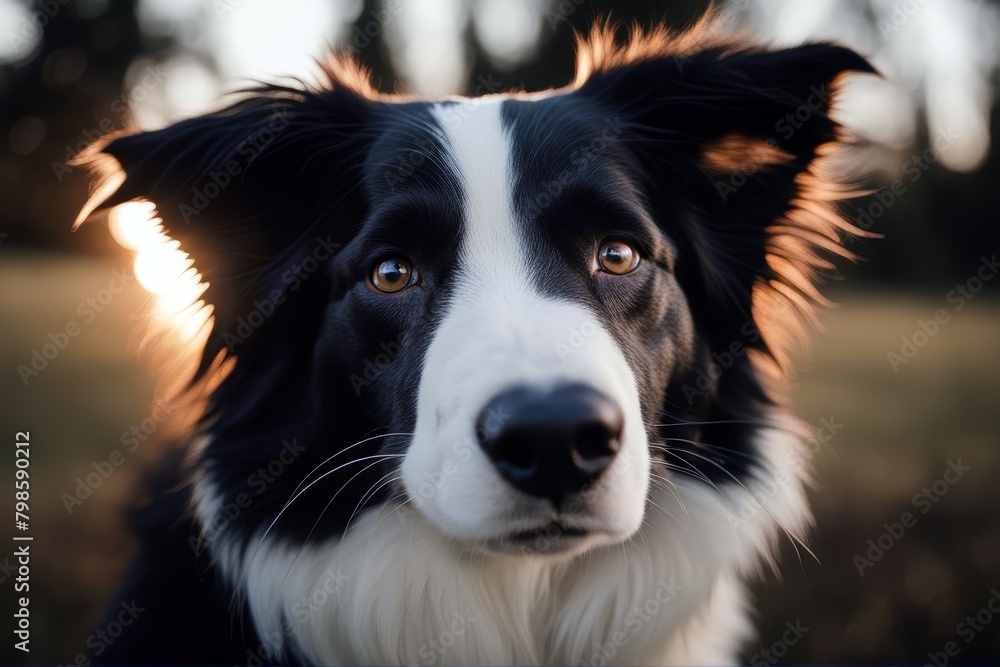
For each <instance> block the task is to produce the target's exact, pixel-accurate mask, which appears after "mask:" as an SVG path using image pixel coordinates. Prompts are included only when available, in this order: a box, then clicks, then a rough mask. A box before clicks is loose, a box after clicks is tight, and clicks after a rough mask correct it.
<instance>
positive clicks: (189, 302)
mask: <svg viewBox="0 0 1000 667" xmlns="http://www.w3.org/2000/svg"><path fill="white" fill-rule="evenodd" d="M155 215H156V209H155V208H154V206H153V205H152V204H150V203H149V202H129V203H127V204H121V205H119V206H117V207H115V208H114V209H113V210H112V211H111V217H110V226H111V234H112V236H114V238H115V240H116V241H118V243H119V244H121V245H122V246H123V247H125V248H128V249H130V250H133V251H135V253H136V255H135V263H134V269H133V270H134V272H135V277H136V280H138V282H139V284H140V285H142V286H143V287H144V288H145V289H146V290H147V291H148V292H150V293H151V294H152V295H153V298H154V299H155V301H154V304H153V309H152V312H153V316H154V317H155V318H156V320H157V321H158V322H159V323H161V324H164V325H167V326H169V327H170V328H171V329H173V330H174V331H175V332H176V333H177V334H178V335H180V336H181V337H183V338H184V339H186V340H190V339H192V338H194V337H195V336H197V335H198V333H199V332H201V331H202V329H203V328H204V326H205V324H206V323H207V322H208V317H209V314H208V310H207V309H206V308H205V307H204V303H203V302H201V301H200V300H199V299H200V298H201V295H202V293H204V291H205V288H206V287H208V285H207V284H205V283H203V282H202V281H201V275H200V274H199V273H198V272H197V271H196V270H195V269H194V267H193V262H192V260H191V258H190V257H189V256H188V254H187V253H186V252H184V251H182V250H181V249H180V243H178V242H177V241H174V240H171V239H170V238H169V237H168V236H167V235H166V234H164V233H163V229H162V226H161V223H162V221H161V220H160V219H159V218H156V217H154V216H155Z"/></svg>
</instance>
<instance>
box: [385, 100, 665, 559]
mask: <svg viewBox="0 0 1000 667" xmlns="http://www.w3.org/2000/svg"><path fill="white" fill-rule="evenodd" d="M502 103H503V100H502V98H489V99H486V100H479V101H464V102H458V103H455V104H441V105H438V106H436V107H435V108H434V111H433V113H434V115H435V117H436V118H437V120H438V122H439V123H440V125H441V127H442V128H443V130H444V137H443V139H444V143H445V146H446V148H447V151H448V153H449V156H448V159H449V160H450V163H451V168H452V169H454V171H455V173H456V175H457V177H458V180H459V182H460V183H461V184H462V190H463V191H462V197H463V203H464V216H463V223H462V242H461V245H460V247H459V251H458V258H457V270H456V272H455V276H454V279H453V282H452V285H451V286H450V287H451V291H450V294H449V296H448V301H447V303H446V305H445V306H444V308H445V312H444V313H443V314H442V317H441V320H440V322H439V324H438V326H437V328H436V330H435V331H434V334H433V339H432V340H431V342H430V345H429V346H428V349H427V353H426V356H425V359H424V365H423V370H422V373H421V380H420V389H419V394H418V397H417V420H416V426H415V432H414V436H413V442H412V443H411V445H410V447H409V449H408V450H407V453H406V457H405V458H404V460H403V464H402V476H403V484H404V486H405V488H406V491H407V493H408V495H409V496H410V498H411V501H412V504H413V506H414V507H415V508H417V509H420V510H421V511H422V512H423V513H424V514H425V515H426V517H427V518H428V519H429V520H430V521H431V523H433V524H434V525H436V526H437V527H438V528H439V529H440V530H441V531H442V532H444V533H446V534H448V535H450V536H452V537H457V538H465V539H477V538H495V537H499V536H503V535H507V534H510V533H511V532H516V531H517V530H518V529H523V528H525V527H526V524H534V525H535V526H537V525H539V523H540V522H545V521H546V520H551V519H553V518H554V517H553V516H551V513H552V511H553V510H552V508H551V505H549V504H548V503H547V501H542V500H539V499H536V498H530V497H528V496H525V495H524V494H522V493H520V492H518V491H516V490H514V489H513V487H511V486H510V485H509V484H508V483H507V482H505V481H504V480H503V479H501V478H500V476H499V474H498V473H497V471H496V470H495V469H494V467H493V465H492V463H491V462H490V461H489V460H488V459H487V457H486V455H485V453H484V452H483V451H482V449H481V448H480V446H479V443H478V441H477V440H476V435H475V432H476V422H477V419H478V417H479V415H480V414H481V413H482V411H483V410H484V409H485V408H486V406H487V404H488V403H489V402H490V401H491V400H492V399H493V398H495V397H496V396H497V395H499V394H500V393H501V392H503V391H505V390H507V389H511V388H513V387H516V386H529V387H536V388H549V387H554V386H557V385H560V384H568V383H581V384H585V385H588V386H591V387H593V388H595V389H597V390H599V391H602V392H604V393H605V394H606V395H607V396H608V397H609V398H611V399H613V400H615V401H617V402H618V404H619V405H620V406H621V407H622V409H623V411H624V413H625V428H624V432H623V436H622V441H623V443H622V449H621V452H620V453H619V455H618V456H617V457H616V459H615V463H614V464H613V465H612V467H611V469H610V470H609V471H608V472H607V473H605V475H603V476H602V477H601V478H600V480H599V481H598V483H596V484H594V485H593V487H592V488H591V489H590V490H589V491H588V494H589V495H590V496H591V498H592V503H590V504H591V505H592V506H593V508H592V511H591V512H590V519H591V520H590V521H589V523H590V524H591V527H592V528H593V530H595V531H597V532H598V533H602V534H605V535H609V536H615V537H616V538H617V539H623V538H624V537H627V536H628V535H630V534H632V533H633V532H634V531H635V530H636V529H638V526H639V524H640V522H641V520H642V515H643V509H644V505H645V493H646V488H647V484H648V473H649V454H648V450H647V446H646V435H645V429H644V427H643V424H642V416H641V412H640V409H639V399H638V394H637V389H636V383H635V378H634V376H633V374H632V371H631V369H630V368H629V366H628V363H627V362H626V360H625V358H624V355H623V354H622V352H621V350H620V349H619V347H618V345H617V344H616V343H615V342H614V340H613V339H612V337H611V336H610V335H609V334H608V332H607V331H605V330H604V328H603V327H602V326H601V324H600V322H599V321H598V319H597V317H596V315H595V313H593V312H592V311H591V310H590V309H589V308H588V307H586V306H585V305H583V304H580V303H575V302H572V301H569V300H561V299H557V298H553V297H551V296H547V295H544V294H541V293H540V292H539V290H538V288H537V287H536V286H535V284H534V283H533V276H534V273H535V272H536V271H539V270H545V266H546V264H547V263H546V261H545V259H544V257H540V258H538V259H539V261H535V260H536V257H534V256H531V255H529V253H530V252H531V248H530V247H528V246H527V242H526V238H525V234H524V233H523V231H522V229H521V227H520V224H519V221H518V219H517V217H516V215H515V213H514V210H515V208H514V206H513V199H512V197H513V191H514V189H513V183H514V180H515V179H514V178H513V174H512V169H513V166H512V160H511V146H510V144H511V136H510V132H509V131H508V130H507V129H506V128H504V124H503V119H502V116H501V108H502ZM496 418H497V419H500V420H502V419H503V418H504V416H503V415H497V416H496ZM546 512H548V514H549V515H548V516H546V515H545V513H546Z"/></svg>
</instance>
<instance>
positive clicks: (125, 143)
mask: <svg viewBox="0 0 1000 667" xmlns="http://www.w3.org/2000/svg"><path fill="white" fill-rule="evenodd" d="M338 83H339V82H338V81H335V80H333V76H332V75H331V86H330V88H328V89H324V90H322V91H305V90H297V89H293V88H287V87H278V86H268V87H264V88H260V89H255V90H253V91H250V95H249V96H248V97H247V98H246V99H244V100H242V101H240V102H238V103H236V104H233V105H232V106H230V107H228V108H225V109H223V110H221V111H218V112H216V113H212V114H209V115H205V116H199V117H196V118H191V119H188V120H184V121H181V122H179V123H176V124H174V125H171V126H169V127H166V128H164V129H162V130H157V131H153V132H141V133H137V134H122V135H118V136H113V137H111V138H109V139H106V140H102V141H100V142H98V143H97V144H96V145H95V146H93V147H92V148H91V149H89V150H88V151H87V152H86V153H85V154H84V155H82V156H81V158H79V159H78V160H77V163H78V164H81V165H83V166H86V167H89V168H90V169H91V171H92V172H93V173H94V174H95V175H96V176H97V178H96V187H95V188H94V191H93V194H92V196H91V199H90V201H89V202H88V203H87V205H86V206H85V207H84V209H83V211H82V212H81V214H80V216H79V218H78V220H77V225H79V224H80V223H82V222H83V221H85V220H86V219H87V218H88V217H90V216H91V214H93V213H94V212H96V211H100V210H103V209H108V208H111V207H113V206H116V205H118V204H122V203H125V202H129V201H133V200H147V201H150V202H152V203H153V204H154V205H155V206H156V215H157V216H158V217H159V218H160V219H161V220H162V225H163V231H164V233H165V234H166V235H167V236H169V237H170V238H172V239H174V240H176V241H178V242H179V243H180V249H181V250H182V251H184V252H186V253H188V255H190V257H191V258H192V261H193V262H194V267H195V269H197V270H198V272H199V273H200V274H201V276H202V278H203V282H205V283H207V284H208V287H207V289H206V291H205V293H204V295H203V296H202V298H203V300H204V301H205V303H206V304H208V305H209V306H211V308H212V315H213V321H214V324H213V330H212V332H211V334H210V336H209V341H208V344H207V346H206V349H205V357H204V359H203V364H202V369H201V372H203V371H204V370H205V368H206V367H207V366H208V365H210V364H211V363H212V361H213V360H214V358H215V356H216V355H217V353H218V352H219V351H220V350H222V349H223V348H225V349H226V350H227V354H234V353H236V351H235V350H234V349H233V347H232V346H231V345H226V344H225V343H224V342H223V341H222V336H224V334H225V333H226V332H228V331H232V330H233V329H234V327H235V324H236V322H237V320H238V318H239V316H240V315H243V316H245V315H246V314H247V312H248V309H249V307H250V305H251V304H252V303H253V300H254V298H259V297H260V295H262V294H269V293H271V291H272V287H271V284H272V283H277V287H279V288H280V287H281V284H280V283H281V281H276V280H275V275H276V274H277V275H280V273H281V271H282V267H283V265H284V263H287V262H292V261H294V259H295V258H296V257H297V254H298V253H300V252H301V250H302V248H301V247H300V246H305V245H307V243H306V241H307V240H309V239H314V238H315V237H316V234H315V233H312V231H313V230H314V229H315V228H316V227H317V226H318V225H320V224H324V227H325V228H326V229H330V228H339V229H345V230H346V229H348V228H350V227H351V226H352V224H353V223H355V222H357V221H358V220H359V219H360V218H361V216H362V215H363V210H362V209H363V207H364V206H365V202H363V201H362V198H361V196H360V195H359V190H360V189H359V188H358V187H357V179H358V176H359V175H358V173H357V172H358V170H357V169H356V168H355V167H356V163H357V156H358V155H359V154H363V151H364V149H365V146H364V144H365V142H368V141H370V140H371V134H372V133H371V132H370V131H367V128H369V126H370V120H371V118H372V112H373V107H374V106H375V105H376V104H378V103H377V102H375V101H373V100H372V99H370V98H369V97H366V95H365V94H364V93H362V92H358V91H357V90H355V89H353V88H352V87H351V86H348V85H338ZM341 222H342V223H343V224H340V223H341ZM331 223H333V224H331ZM310 234H311V235H310ZM334 243H336V241H334ZM314 282H316V281H314Z"/></svg>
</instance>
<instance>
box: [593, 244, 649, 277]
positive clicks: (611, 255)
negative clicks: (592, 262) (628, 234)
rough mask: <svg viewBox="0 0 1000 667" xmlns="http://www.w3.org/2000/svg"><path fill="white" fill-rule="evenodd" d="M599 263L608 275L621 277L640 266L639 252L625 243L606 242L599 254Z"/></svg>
mask: <svg viewBox="0 0 1000 667" xmlns="http://www.w3.org/2000/svg"><path fill="white" fill-rule="evenodd" d="M597 261H598V263H599V264H600V266H601V268H602V269H604V270H605V271H607V272H608V273H613V274H614V275H616V276H620V275H624V274H626V273H628V272H629V271H632V270H633V269H635V267H637V266H639V251H638V250H636V249H635V247H633V246H632V245H630V244H628V243H626V242H625V241H605V242H604V243H602V244H601V249H600V250H598V252H597Z"/></svg>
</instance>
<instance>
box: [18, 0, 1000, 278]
mask: <svg viewBox="0 0 1000 667" xmlns="http://www.w3.org/2000/svg"><path fill="white" fill-rule="evenodd" d="M399 1H400V0H391V2H390V0H363V1H362V2H361V5H360V11H357V14H356V17H355V19H354V25H353V26H351V27H350V29H349V30H348V31H347V32H346V33H345V35H346V39H347V41H348V46H349V49H350V50H351V51H352V52H353V53H355V54H356V55H357V57H359V58H360V59H361V60H363V61H364V62H365V63H366V64H367V65H368V66H369V67H371V69H372V72H373V76H374V78H375V81H376V84H377V85H378V87H379V88H380V89H381V90H383V91H395V90H396V89H397V85H398V84H397V81H398V78H399V77H397V76H396V72H395V69H394V67H393V58H392V53H393V52H392V49H391V48H390V46H391V44H390V42H389V40H390V39H391V38H392V37H393V33H392V32H391V31H388V32H387V31H386V30H385V26H386V25H387V24H388V23H389V18H391V16H394V14H391V13H390V14H387V12H395V13H398V9H399V7H398V6H395V5H393V3H397V2H399ZM995 1H996V0H994V2H995ZM227 2H229V4H227V8H228V9H227V11H230V12H236V11H240V7H239V2H236V1H235V0H234V1H229V0H227ZM483 2H485V0H476V2H471V1H470V2H469V3H468V4H467V5H466V6H467V7H468V8H471V9H470V11H468V12H466V14H467V17H466V18H465V19H464V20H465V22H464V23H463V24H462V25H464V29H463V32H462V35H461V39H462V42H463V46H464V48H465V51H466V54H467V56H468V77H467V79H466V85H465V88H466V92H467V93H468V94H483V93H488V92H497V91H500V90H509V89H525V90H529V91H534V90H541V89H544V88H547V87H550V86H554V85H555V86H559V85H564V84H566V83H567V82H569V81H570V79H571V77H572V74H573V51H574V44H573V41H574V36H573V35H574V32H578V33H586V32H587V31H588V30H589V28H590V25H591V24H592V23H593V21H594V20H595V19H597V18H599V17H607V16H610V17H611V19H612V20H614V21H616V22H619V23H623V24H626V25H628V24H630V23H632V22H638V23H640V24H643V25H650V24H652V23H655V22H659V21H663V22H665V23H667V24H668V25H670V26H673V27H678V28H679V27H683V26H684V25H687V24H690V23H691V22H692V21H694V20H695V19H696V18H697V17H698V16H699V15H700V14H701V13H702V12H703V11H704V10H705V9H706V8H707V7H708V5H709V3H708V2H707V0H683V1H672V2H654V3H650V2H648V1H644V0H619V1H617V2H611V1H610V0H596V1H592V0H539V3H540V4H539V5H538V7H540V8H541V12H542V16H541V19H540V21H541V22H540V30H539V34H538V44H537V45H535V49H534V52H533V53H532V54H530V57H528V56H526V57H525V58H524V59H522V60H523V62H521V61H517V62H511V61H509V60H504V59H502V58H497V57H495V55H493V54H491V53H490V51H489V50H488V49H487V48H486V47H485V46H484V44H483V43H482V40H481V38H480V37H481V36H480V34H478V33H477V27H478V26H477V25H476V19H475V10H476V9H477V8H479V7H481V5H482V3H483ZM137 4H138V0H134V1H133V0H104V1H102V0H69V2H67V3H66V4H61V1H56V0H44V1H41V2H35V3H34V4H32V6H31V11H32V14H33V16H34V20H35V21H36V22H38V23H41V24H44V25H43V27H42V30H41V40H40V43H39V44H38V46H37V47H36V48H35V50H34V52H33V53H32V54H31V55H30V56H28V57H26V58H25V59H23V60H22V61H21V62H18V63H14V64H5V65H0V100H2V103H0V129H2V130H3V134H2V135H0V144H2V145H0V201H2V202H3V206H2V207H0V233H7V234H9V236H8V237H7V238H6V239H5V240H4V244H5V246H6V247H7V248H9V247H12V246H13V247H16V246H34V247H50V248H62V249H69V248H76V249H86V250H91V251H96V250H97V249H98V248H106V247H107V245H106V243H104V242H103V241H104V237H103V235H101V234H99V233H97V232H96V231H94V232H91V231H84V232H82V233H81V234H76V235H71V234H68V233H67V230H68V228H69V224H70V222H71V221H72V220H73V218H74V217H75V214H76V212H77V210H78V208H79V206H80V205H81V204H82V202H83V201H84V200H85V198H86V187H87V184H86V179H85V178H84V175H83V174H82V173H80V172H79V170H73V169H70V168H69V167H67V166H66V162H67V160H68V159H69V158H70V157H72V155H73V154H75V153H76V152H77V151H78V150H79V149H80V148H81V147H83V146H84V145H86V144H87V143H88V142H89V141H91V140H93V139H94V138H96V137H97V136H98V135H100V134H103V133H104V132H106V131H109V130H115V129H119V128H121V127H124V126H125V125H126V124H127V122H128V108H127V107H128V101H129V100H128V97H127V96H123V91H124V90H130V88H129V85H131V86H135V85H137V82H136V81H130V82H126V77H127V75H128V73H129V71H130V70H129V68H130V67H132V66H134V65H135V64H136V62H137V60H139V61H147V62H159V61H162V60H165V59H166V58H167V57H168V56H170V55H171V54H173V53H176V52H180V51H182V50H184V49H185V48H187V49H188V50H189V51H190V49H191V46H190V43H191V42H192V40H181V39H178V38H179V37H180V36H181V35H179V34H177V30H180V29H181V28H179V27H177V26H163V29H162V30H160V29H157V30H156V31H155V32H156V34H155V35H149V34H144V33H143V32H142V31H141V29H140V25H139V21H138V19H137V15H136V14H137V10H136V6H137ZM503 10H504V11H506V8H504V9H503ZM380 17H381V18H380ZM867 20H868V21H869V22H874V21H875V20H876V18H875V16H874V14H870V15H868V16H867ZM197 25H198V22H197V21H195V22H194V24H189V25H188V26H187V27H186V28H184V30H191V29H195V28H196V27H197ZM394 27H395V26H394ZM30 29H31V26H30V24H29V25H28V26H27V30H28V32H30ZM18 30H19V29H17V28H15V30H14V31H12V32H11V33H10V35H11V36H16V35H17V34H19V33H18ZM172 30H173V31H174V32H171V31H172ZM195 41H197V40H195ZM203 41H204V40H203ZM185 44H187V46H185ZM202 48H203V51H204V52H202V53H199V54H197V55H198V57H200V58H202V59H203V60H206V61H208V60H211V58H212V55H211V53H210V52H209V51H208V50H205V49H204V45H203V47H202ZM206 64H208V65H209V66H210V67H211V65H212V63H211V62H207V63H206ZM136 69H138V70H140V72H136ZM141 70H142V68H140V67H136V68H135V69H133V70H132V74H131V75H130V76H132V78H141V76H138V74H141ZM147 75H149V76H155V75H156V70H155V68H153V70H151V72H148V73H147ZM127 83H128V84H129V85H126V84H127ZM990 128H991V133H992V135H993V136H994V137H995V136H997V132H998V130H1000V114H998V110H997V107H996V105H994V106H993V111H992V117H991V122H990ZM928 145H929V140H928V136H927V133H926V131H924V132H922V133H919V135H918V137H917V145H916V146H913V147H911V148H910V149H907V150H904V151H903V152H901V153H900V154H899V155H898V156H897V161H899V162H901V161H904V160H906V159H908V158H909V157H910V156H911V155H917V154H918V153H920V152H922V151H923V150H925V149H926V148H927V147H928ZM876 148H877V147H876ZM878 150H883V149H878ZM997 150H998V149H997V145H996V142H994V143H993V145H992V147H991V152H990V157H989V159H988V160H987V161H986V163H985V164H984V166H983V167H982V168H980V169H979V170H978V171H976V172H975V173H972V174H956V173H953V172H950V171H948V170H947V169H945V168H944V167H942V166H941V165H939V164H932V165H930V167H929V168H928V169H927V170H926V171H923V172H922V173H921V174H920V178H919V180H918V181H917V180H915V181H909V180H907V181H906V185H907V191H906V193H905V195H903V196H901V197H898V200H897V201H895V202H894V203H893V204H892V205H891V206H889V207H888V208H887V209H886V210H885V211H884V212H883V213H882V214H881V215H879V216H878V217H877V219H873V220H872V225H871V229H872V230H873V231H877V232H882V233H885V234H886V235H887V237H888V238H887V240H885V241H865V242H864V243H859V244H857V245H856V246H855V248H856V250H857V251H858V252H859V253H860V254H861V255H862V257H865V258H868V259H872V260H874V261H870V262H867V263H863V264H861V265H859V266H857V267H849V268H848V269H847V273H848V274H849V275H850V276H851V277H852V278H854V279H855V280H857V279H860V282H862V283H864V282H869V283H881V284H889V283H894V284H897V285H904V284H905V285H909V286H910V287H918V286H923V287H930V286H934V287H935V288H936V289H937V288H940V286H941V285H947V284H948V282H949V281H951V280H952V279H954V278H955V277H958V276H968V275H971V274H972V273H973V272H974V271H975V270H976V269H977V267H978V265H979V261H980V260H979V258H980V257H981V256H982V255H983V254H986V255H990V254H992V252H994V251H996V250H998V249H1000V224H998V223H1000V220H998V217H1000V213H998V212H1000V190H998V188H996V187H995V184H996V183H997V182H998V179H1000V161H998V159H997V158H998V156H997ZM891 178H892V177H889V176H881V175H879V174H877V173H876V174H875V175H873V177H872V179H871V185H873V186H875V187H878V186H881V185H885V184H887V183H891ZM896 178H897V179H898V177H896ZM879 179H881V181H880V180H879ZM882 196H883V197H887V196H888V195H886V194H885V193H883V195H882ZM878 201H879V200H878V198H877V195H873V196H872V197H869V198H867V199H862V200H858V201H855V202H852V203H851V204H850V205H849V206H847V207H845V210H847V212H848V215H849V216H850V217H852V218H853V219H855V220H859V218H860V219H861V221H862V222H865V220H864V219H863V217H862V215H863V213H864V212H866V211H869V210H870V207H871V206H872V205H873V204H875V203H878ZM874 210H876V211H877V210H878V208H877V207H876V208H875V209H874Z"/></svg>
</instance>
